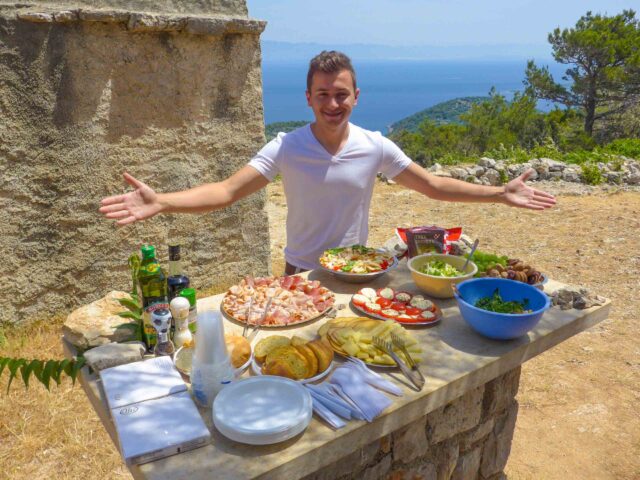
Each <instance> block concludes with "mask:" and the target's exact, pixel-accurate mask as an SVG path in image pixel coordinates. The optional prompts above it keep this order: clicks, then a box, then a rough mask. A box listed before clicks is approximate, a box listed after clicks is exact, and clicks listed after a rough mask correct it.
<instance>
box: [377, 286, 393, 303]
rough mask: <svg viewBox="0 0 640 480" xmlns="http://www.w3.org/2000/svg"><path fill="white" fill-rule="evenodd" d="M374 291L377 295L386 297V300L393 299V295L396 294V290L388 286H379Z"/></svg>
mask: <svg viewBox="0 0 640 480" xmlns="http://www.w3.org/2000/svg"><path fill="white" fill-rule="evenodd" d="M376 293H377V294H378V296H379V297H382V298H386V299H388V300H393V297H395V296H396V292H394V291H393V288H389V287H384V288H380V289H378V291H377V292H376Z"/></svg>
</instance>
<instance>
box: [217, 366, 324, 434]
mask: <svg viewBox="0 0 640 480" xmlns="http://www.w3.org/2000/svg"><path fill="white" fill-rule="evenodd" d="M312 413H313V410H312V403H311V395H310V394H309V392H308V391H307V390H306V389H305V388H304V387H303V386H302V385H301V384H299V383H298V382H295V381H293V380H289V379H288V378H283V377H275V376H270V375H263V376H260V377H251V378H247V379H243V380H239V381H237V382H234V383H232V384H230V385H228V386H227V387H225V388H224V389H223V390H222V391H221V392H220V393H219V394H218V396H217V397H216V399H215V401H214V402H213V424H214V425H215V427H216V428H217V429H218V431H219V432H220V433H222V434H223V435H224V436H225V437H228V438H230V439H231V440H235V441H236V442H241V443H248V444H250V445H268V444H272V443H278V442H283V441H285V440H288V439H289V438H292V437H294V436H296V435H297V434H299V433H300V432H302V431H304V430H305V429H306V428H307V426H308V425H309V422H310V421H311V416H312Z"/></svg>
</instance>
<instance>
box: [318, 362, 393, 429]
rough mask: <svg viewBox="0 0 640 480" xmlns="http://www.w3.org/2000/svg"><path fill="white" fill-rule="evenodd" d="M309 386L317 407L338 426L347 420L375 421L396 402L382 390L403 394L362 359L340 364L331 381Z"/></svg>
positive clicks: (327, 418) (322, 415)
mask: <svg viewBox="0 0 640 480" xmlns="http://www.w3.org/2000/svg"><path fill="white" fill-rule="evenodd" d="M306 387H307V389H308V390H309V393H311V397H312V399H313V411H314V412H315V413H316V414H317V415H318V416H319V417H321V418H323V419H324V420H325V421H326V422H327V423H328V424H329V425H330V426H332V427H333V428H336V429H337V428H342V427H344V426H345V425H346V423H345V421H344V420H350V419H351V418H356V419H358V420H366V421H368V422H372V421H373V419H374V418H376V417H377V416H378V415H380V414H381V413H382V412H383V411H384V410H385V409H386V408H387V407H388V406H389V405H391V403H392V402H391V400H390V399H389V398H388V397H387V396H385V395H384V394H383V393H381V392H380V390H384V391H386V392H389V393H391V394H393V395H396V396H401V395H402V390H401V389H400V388H399V387H398V386H396V385H394V384H393V383H391V382H390V381H388V380H385V379H384V378H382V377H381V376H380V375H378V374H377V373H375V372H373V371H371V370H369V368H368V367H367V366H366V365H365V364H364V362H362V361H361V360H353V361H352V360H350V361H348V362H346V363H345V364H344V365H341V366H340V367H338V368H337V369H336V370H335V371H334V372H333V374H332V376H331V380H330V382H329V383H322V384H320V385H311V384H307V385H306ZM343 419H344V420H343Z"/></svg>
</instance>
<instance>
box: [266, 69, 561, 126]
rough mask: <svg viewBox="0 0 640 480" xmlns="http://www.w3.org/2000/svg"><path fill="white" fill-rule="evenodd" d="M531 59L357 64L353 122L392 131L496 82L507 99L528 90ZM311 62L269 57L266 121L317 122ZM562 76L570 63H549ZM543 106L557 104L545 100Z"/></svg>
mask: <svg viewBox="0 0 640 480" xmlns="http://www.w3.org/2000/svg"><path fill="white" fill-rule="evenodd" d="M526 64H527V60H526V59H522V60H493V61H478V60H473V61H463V60H452V61H444V60H442V61H424V60H370V61H363V62H358V63H355V64H354V68H355V70H356V73H357V82H358V88H360V98H359V100H358V105H357V106H356V107H355V109H354V111H353V114H352V117H351V121H352V122H353V123H355V124H357V125H360V126H361V127H364V128H366V129H369V130H374V131H376V130H377V131H380V132H382V133H385V134H386V133H388V127H389V125H391V124H392V123H394V122H397V121H399V120H402V119H403V118H405V117H407V116H410V115H412V114H414V113H417V112H419V111H421V110H424V109H425V108H428V107H431V106H433V105H436V104H438V103H441V102H444V101H447V100H451V99H453V98H457V97H469V96H482V95H488V93H489V91H490V90H491V88H492V87H494V88H495V89H496V91H497V92H498V93H500V94H502V95H505V96H506V97H507V98H511V97H512V96H513V94H514V93H515V92H516V91H523V90H524V84H523V79H524V77H525V68H526ZM307 65H308V64H307V63H306V62H303V61H299V62H298V61H295V62H293V61H291V62H288V61H264V62H263V65H262V73H263V96H264V113H265V123H266V124H269V123H273V122H286V121H295V120H306V121H311V120H312V119H313V113H312V111H311V109H310V108H309V107H308V106H307V102H306V98H305V89H306V76H307ZM546 65H548V66H549V71H550V72H551V74H552V75H553V76H554V78H556V79H558V80H559V79H560V78H561V77H562V75H563V73H564V70H565V69H566V66H563V65H559V64H554V63H552V62H549V63H548V64H546ZM538 106H539V108H541V109H542V110H548V109H550V108H552V105H550V104H548V103H545V102H541V103H540V104H539V105H538Z"/></svg>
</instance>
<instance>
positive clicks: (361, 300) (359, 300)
mask: <svg viewBox="0 0 640 480" xmlns="http://www.w3.org/2000/svg"><path fill="white" fill-rule="evenodd" d="M351 301H352V302H353V304H354V305H357V306H358V307H364V306H365V305H366V303H367V302H370V301H371V299H370V298H369V297H365V296H364V295H362V294H361V293H356V294H355V295H354V296H353V297H352V298H351Z"/></svg>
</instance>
